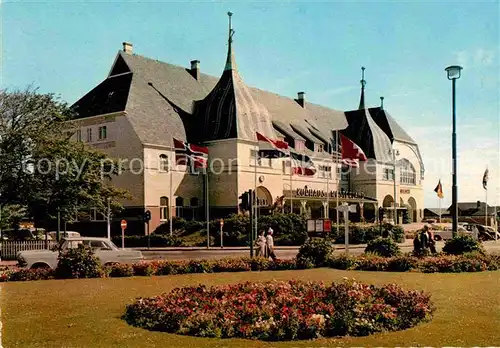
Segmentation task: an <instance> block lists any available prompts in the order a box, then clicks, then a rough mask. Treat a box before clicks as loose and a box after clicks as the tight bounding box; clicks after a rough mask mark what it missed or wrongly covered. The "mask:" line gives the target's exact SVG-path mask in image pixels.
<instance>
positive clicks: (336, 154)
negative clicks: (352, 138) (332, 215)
mask: <svg viewBox="0 0 500 348" xmlns="http://www.w3.org/2000/svg"><path fill="white" fill-rule="evenodd" d="M338 162H339V131H338V130H336V131H335V182H336V186H337V189H336V190H337V192H336V194H335V197H336V207H335V210H336V212H337V235H338V233H339V229H340V225H339V209H338V208H339V184H340V180H339V175H338V173H337V167H338V164H339V163H338Z"/></svg>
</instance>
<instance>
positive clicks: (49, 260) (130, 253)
mask: <svg viewBox="0 0 500 348" xmlns="http://www.w3.org/2000/svg"><path fill="white" fill-rule="evenodd" d="M79 245H84V246H88V247H90V248H91V249H92V250H93V251H94V253H95V256H97V258H99V260H100V261H101V264H102V265H107V264H114V263H135V262H139V261H141V260H143V259H144V257H143V256H142V253H141V252H140V251H136V250H132V249H119V248H118V247H117V246H116V245H115V244H113V242H112V241H110V240H109V239H107V238H93V237H79V238H78V237H76V238H71V237H70V238H64V239H62V240H61V242H60V243H59V248H58V249H60V250H62V251H64V250H68V249H74V248H77V247H78V246H79ZM58 256H59V251H55V250H29V251H20V252H19V253H18V254H17V261H18V264H19V266H20V267H26V268H52V269H56V267H57V263H58Z"/></svg>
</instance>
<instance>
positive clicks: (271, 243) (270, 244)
mask: <svg viewBox="0 0 500 348" xmlns="http://www.w3.org/2000/svg"><path fill="white" fill-rule="evenodd" d="M266 245H267V252H268V254H267V255H268V257H269V256H270V257H271V258H272V259H273V261H274V260H276V254H275V253H274V239H273V229H272V228H271V227H269V230H268V231H267V236H266Z"/></svg>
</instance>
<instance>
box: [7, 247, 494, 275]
mask: <svg viewBox="0 0 500 348" xmlns="http://www.w3.org/2000/svg"><path fill="white" fill-rule="evenodd" d="M325 266H326V267H330V268H334V269H341V270H357V271H383V272H422V273H458V272H483V271H496V270H500V254H478V253H474V254H464V255H438V256H430V257H423V258H417V257H414V256H410V255H408V254H406V255H400V256H395V257H388V258H386V257H381V256H377V255H371V254H361V255H350V254H341V255H334V256H332V257H330V258H329V259H328V260H327V262H326V264H325ZM307 268H317V267H316V266H315V265H314V264H312V263H303V262H297V260H296V259H290V260H276V261H274V262H273V261H270V260H266V259H264V258H253V259H252V258H250V257H240V258H224V259H215V260H212V259H210V260H203V259H201V260H182V261H179V260H152V261H141V262H138V263H135V264H131V265H130V264H119V265H113V266H106V267H103V269H104V272H102V273H103V274H102V277H130V276H152V275H156V276H160V275H174V274H195V273H219V272H246V271H282V270H294V269H307ZM54 278H55V271H54V270H43V269H42V270H40V269H37V270H31V269H18V270H9V269H6V268H4V269H0V282H8V281H29V280H46V279H54Z"/></svg>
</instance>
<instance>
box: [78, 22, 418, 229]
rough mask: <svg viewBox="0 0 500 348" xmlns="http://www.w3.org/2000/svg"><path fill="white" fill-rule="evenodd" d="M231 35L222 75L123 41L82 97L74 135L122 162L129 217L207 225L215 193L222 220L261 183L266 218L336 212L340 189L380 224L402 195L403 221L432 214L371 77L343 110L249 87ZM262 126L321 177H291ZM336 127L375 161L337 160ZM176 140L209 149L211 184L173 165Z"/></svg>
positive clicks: (414, 149)
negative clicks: (265, 152)
mask: <svg viewBox="0 0 500 348" xmlns="http://www.w3.org/2000/svg"><path fill="white" fill-rule="evenodd" d="M232 34H233V31H232V30H231V29H230V33H229V40H228V52H227V56H226V60H225V63H224V70H223V72H222V75H221V76H219V77H214V76H209V75H206V74H203V73H202V72H201V69H200V62H199V61H198V60H193V61H191V64H190V66H189V67H182V66H175V65H171V64H168V63H164V62H160V61H158V60H154V59H150V58H146V57H143V56H140V55H137V54H135V53H133V46H132V44H130V43H124V44H123V50H121V51H119V52H118V54H117V55H116V58H115V60H114V63H113V64H112V66H111V69H110V72H109V75H108V76H107V77H106V78H105V79H104V81H102V82H101V83H100V84H99V85H98V86H96V87H95V88H94V89H92V90H91V91H90V92H88V93H87V94H86V95H85V96H83V97H82V98H81V99H80V100H78V101H77V102H76V103H75V104H74V106H73V107H74V109H75V111H76V112H77V113H78V119H77V120H75V121H74V123H73V127H74V132H75V133H74V138H75V140H77V141H83V142H87V143H89V144H91V145H93V146H95V147H97V148H100V149H103V150H104V151H106V152H107V153H108V154H109V155H110V156H112V157H116V158H120V159H122V160H123V163H124V167H125V169H124V171H123V173H122V174H121V175H120V176H118V177H117V178H116V179H114V184H115V185H116V186H118V187H123V188H126V189H128V190H129V192H130V193H131V194H132V196H133V198H132V199H131V200H127V201H124V202H123V204H124V206H125V208H126V209H125V211H124V213H123V217H125V218H126V219H127V220H129V221H132V220H137V218H138V216H140V215H141V214H142V212H144V211H145V210H149V211H150V212H151V217H152V218H151V224H150V225H151V226H150V227H151V229H152V230H154V229H155V228H156V227H157V226H159V225H160V224H162V223H163V222H165V221H167V220H168V218H169V217H170V216H182V217H184V218H186V219H193V218H194V219H200V220H202V219H204V218H205V216H204V214H205V213H204V212H205V206H206V197H207V189H208V200H209V206H210V217H214V218H215V217H223V216H226V215H228V214H230V213H236V212H238V211H239V203H240V199H239V197H240V195H241V194H242V193H243V192H245V191H247V190H249V189H254V188H255V187H257V196H258V202H259V207H260V208H259V210H260V213H261V214H265V213H267V212H269V211H270V210H271V209H273V208H276V207H278V209H282V210H284V211H290V210H291V209H292V210H293V211H294V212H297V213H298V212H301V213H306V214H308V215H309V216H311V217H313V218H319V217H325V216H327V217H331V218H332V219H335V216H336V214H335V207H336V204H337V195H338V201H339V203H340V204H342V203H344V202H347V203H350V204H356V206H357V213H356V214H354V216H353V218H354V219H366V220H371V219H375V218H377V215H378V211H379V209H378V208H379V207H385V208H388V212H387V215H386V217H387V218H389V219H393V218H394V216H393V212H394V197H396V211H397V212H398V219H399V221H400V222H401V221H402V220H403V216H405V220H410V221H417V220H420V219H421V218H422V217H423V207H424V203H423V199H424V195H423V179H424V166H423V163H422V158H421V156H420V153H419V150H418V146H417V144H416V143H415V141H414V140H413V139H412V138H411V137H410V136H409V135H408V134H407V133H406V132H405V131H404V130H403V129H402V128H401V127H400V126H399V125H398V123H397V122H396V121H395V120H394V119H393V118H392V117H391V116H390V115H389V113H388V112H387V111H386V110H385V109H384V108H383V106H382V105H381V106H380V107H374V108H367V107H365V103H364V93H365V81H364V76H363V79H362V81H361V82H362V83H361V85H362V87H361V98H360V102H359V107H358V108H357V109H355V110H352V111H346V112H344V111H339V110H334V109H330V108H328V107H324V106H321V105H316V104H313V103H309V102H307V101H306V98H305V93H303V92H299V93H298V94H297V97H296V98H294V97H286V96H280V95H277V94H275V93H272V92H268V91H264V90H261V89H258V88H253V87H249V86H247V85H245V83H244V81H243V79H242V78H241V76H240V73H239V71H238V69H237V66H236V59H235V55H234V52H233V39H232ZM256 132H260V133H261V134H263V135H265V136H266V137H268V138H271V139H280V140H282V141H285V142H287V143H288V144H289V146H290V147H291V148H292V149H293V151H295V152H298V153H301V154H305V155H307V156H309V157H310V158H311V159H312V161H313V163H314V166H315V168H316V174H315V175H314V176H301V175H291V174H290V170H291V166H290V161H289V160H288V159H286V158H281V159H269V158H259V157H258V155H257V153H258V152H257V151H256V149H257V148H256V145H257V140H256ZM339 132H340V133H341V134H343V135H345V136H346V137H348V138H350V139H351V140H353V141H354V142H355V143H357V144H358V145H359V146H360V147H361V148H362V149H363V151H364V152H365V154H366V156H367V157H368V161H367V162H364V163H361V165H360V166H359V168H355V169H352V170H350V171H347V170H345V169H346V168H344V170H342V165H341V164H338V163H337V162H338V161H337V160H336V158H338V157H339V155H338V154H339V153H340V146H339V144H340V141H339V140H338V136H337V134H338V133H339ZM173 138H176V139H179V140H182V141H186V142H189V143H194V144H199V145H203V146H207V147H208V148H209V169H210V170H208V177H207V179H208V180H207V181H208V185H207V184H206V180H205V179H206V177H205V175H204V174H203V173H200V172H198V171H196V170H194V171H193V170H191V169H190V168H187V167H186V166H179V165H175V153H174V151H173V145H172V143H173V140H172V139H173ZM395 168H396V172H395V171H394V169H395ZM332 172H336V173H337V175H338V176H337V177H335V175H333V176H332ZM337 178H338V179H337ZM394 179H395V181H394ZM337 181H338V183H337ZM207 186H208V188H207ZM327 192H328V194H327ZM395 195H396V196H395ZM280 197H282V198H283V200H282V201H280V199H279V198H280ZM277 202H283V204H282V205H280V204H276V203H277ZM92 218H93V219H95V220H102V218H99V214H93V216H92ZM120 218H121V217H120ZM129 226H130V223H129ZM140 228H142V225H141V227H140ZM113 229H114V228H113ZM116 232H118V231H113V233H116Z"/></svg>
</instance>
